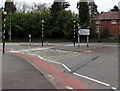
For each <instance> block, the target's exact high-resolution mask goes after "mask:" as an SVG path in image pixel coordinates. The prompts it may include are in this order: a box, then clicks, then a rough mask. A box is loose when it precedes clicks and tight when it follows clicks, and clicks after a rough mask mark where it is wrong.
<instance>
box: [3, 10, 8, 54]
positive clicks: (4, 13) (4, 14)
mask: <svg viewBox="0 0 120 91" xmlns="http://www.w3.org/2000/svg"><path fill="white" fill-rule="evenodd" d="M2 15H3V17H4V20H3V22H4V25H3V26H4V29H3V32H2V39H3V40H2V41H3V54H4V53H5V27H6V24H5V22H6V18H5V17H6V16H7V12H5V11H4V12H3V13H2Z"/></svg>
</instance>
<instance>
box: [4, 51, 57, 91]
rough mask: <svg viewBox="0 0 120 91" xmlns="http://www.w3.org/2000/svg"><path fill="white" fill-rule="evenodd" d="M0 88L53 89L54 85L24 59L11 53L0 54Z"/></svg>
mask: <svg viewBox="0 0 120 91" xmlns="http://www.w3.org/2000/svg"><path fill="white" fill-rule="evenodd" d="M2 89H3V91H5V90H4V89H39V90H38V91H40V89H55V87H54V86H53V85H52V84H51V83H50V82H49V81H48V80H47V79H46V78H45V77H44V76H43V74H42V73H41V72H39V71H38V70H37V69H36V68H35V67H33V66H32V65H31V64H30V63H28V62H27V61H26V60H25V59H23V58H20V57H18V56H16V55H14V54H11V53H5V54H3V55H2Z"/></svg>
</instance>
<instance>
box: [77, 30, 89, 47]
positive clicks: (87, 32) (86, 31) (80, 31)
mask: <svg viewBox="0 0 120 91" xmlns="http://www.w3.org/2000/svg"><path fill="white" fill-rule="evenodd" d="M78 34H79V35H86V36H87V47H89V35H90V29H79V31H78Z"/></svg>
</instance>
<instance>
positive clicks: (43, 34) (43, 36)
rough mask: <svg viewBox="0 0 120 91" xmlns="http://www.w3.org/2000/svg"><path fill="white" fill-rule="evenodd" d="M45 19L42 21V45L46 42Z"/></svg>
mask: <svg viewBox="0 0 120 91" xmlns="http://www.w3.org/2000/svg"><path fill="white" fill-rule="evenodd" d="M44 22H45V21H44V20H42V21H41V23H42V47H43V43H44Z"/></svg>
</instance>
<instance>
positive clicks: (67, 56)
mask: <svg viewBox="0 0 120 91" xmlns="http://www.w3.org/2000/svg"><path fill="white" fill-rule="evenodd" d="M101 45H102V46H107V47H106V48H101V49H100V48H99V49H94V50H86V51H81V52H74V51H64V50H57V49H56V50H55V49H51V47H48V48H47V47H44V48H42V47H39V46H37V47H35V46H34V47H30V46H20V45H7V46H6V48H7V49H10V50H12V51H14V52H20V53H26V54H28V55H30V54H35V55H39V56H41V57H39V56H38V58H40V59H42V60H43V61H46V62H47V63H49V64H52V65H55V66H57V67H59V68H61V69H63V70H64V71H65V72H67V73H69V75H71V76H74V77H75V78H77V79H80V81H81V83H83V84H85V85H86V86H87V89H115V91H117V89H118V46H117V45H116V44H115V45H114V44H101ZM94 46H98V44H94ZM5 56H8V55H5ZM11 64H14V63H11ZM61 64H62V65H61ZM63 64H64V65H65V66H63ZM3 65H6V64H3ZM4 67H5V66H4ZM18 67H19V66H18ZM19 68H20V67H19Z"/></svg>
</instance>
